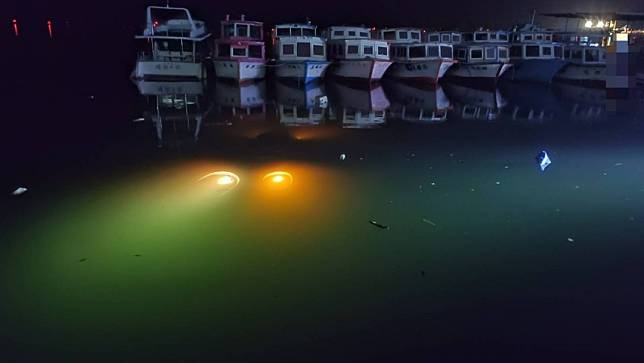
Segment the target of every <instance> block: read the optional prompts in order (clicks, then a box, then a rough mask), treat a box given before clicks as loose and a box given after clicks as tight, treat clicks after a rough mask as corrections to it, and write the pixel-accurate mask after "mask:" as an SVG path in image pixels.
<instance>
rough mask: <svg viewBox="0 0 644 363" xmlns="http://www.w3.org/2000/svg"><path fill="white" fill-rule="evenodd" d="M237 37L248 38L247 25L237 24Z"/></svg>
mask: <svg viewBox="0 0 644 363" xmlns="http://www.w3.org/2000/svg"><path fill="white" fill-rule="evenodd" d="M236 27H237V36H238V37H247V36H248V25H246V24H237V25H236Z"/></svg>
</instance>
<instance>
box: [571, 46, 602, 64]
mask: <svg viewBox="0 0 644 363" xmlns="http://www.w3.org/2000/svg"><path fill="white" fill-rule="evenodd" d="M564 59H565V60H567V61H569V62H571V63H574V64H588V65H591V64H606V49H604V48H600V47H587V46H583V45H571V46H566V47H565V49H564Z"/></svg>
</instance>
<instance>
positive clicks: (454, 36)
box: [452, 34, 461, 43]
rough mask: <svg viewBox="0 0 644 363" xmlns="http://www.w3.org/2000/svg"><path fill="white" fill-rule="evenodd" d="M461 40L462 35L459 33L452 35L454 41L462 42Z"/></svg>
mask: <svg viewBox="0 0 644 363" xmlns="http://www.w3.org/2000/svg"><path fill="white" fill-rule="evenodd" d="M460 42H461V36H460V35H459V34H454V35H452V43H460Z"/></svg>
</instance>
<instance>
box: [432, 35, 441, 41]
mask: <svg viewBox="0 0 644 363" xmlns="http://www.w3.org/2000/svg"><path fill="white" fill-rule="evenodd" d="M429 41H430V42H438V41H440V36H439V35H438V34H431V35H430V36H429Z"/></svg>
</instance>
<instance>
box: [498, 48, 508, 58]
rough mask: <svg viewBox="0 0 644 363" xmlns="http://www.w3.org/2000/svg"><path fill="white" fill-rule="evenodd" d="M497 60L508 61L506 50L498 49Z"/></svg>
mask: <svg viewBox="0 0 644 363" xmlns="http://www.w3.org/2000/svg"><path fill="white" fill-rule="evenodd" d="M499 59H508V48H499Z"/></svg>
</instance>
